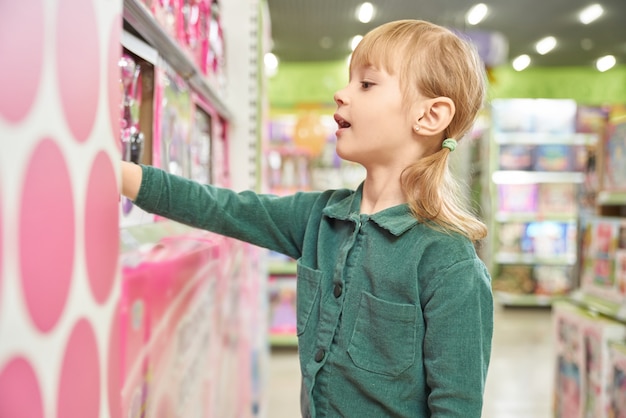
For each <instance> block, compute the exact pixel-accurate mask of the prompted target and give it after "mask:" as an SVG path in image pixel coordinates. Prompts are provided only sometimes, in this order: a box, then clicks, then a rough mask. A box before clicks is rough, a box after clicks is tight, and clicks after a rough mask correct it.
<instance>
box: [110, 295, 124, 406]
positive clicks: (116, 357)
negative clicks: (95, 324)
mask: <svg viewBox="0 0 626 418" xmlns="http://www.w3.org/2000/svg"><path fill="white" fill-rule="evenodd" d="M120 332H121V330H120V308H119V304H118V305H116V307H115V310H114V311H113V316H112V318H111V328H110V333H109V348H108V350H109V353H108V357H107V372H108V379H107V399H108V401H109V416H110V418H121V417H122V403H121V398H122V375H121V371H122V369H121V367H122V364H121V349H120V347H121V345H120V344H121V338H120Z"/></svg>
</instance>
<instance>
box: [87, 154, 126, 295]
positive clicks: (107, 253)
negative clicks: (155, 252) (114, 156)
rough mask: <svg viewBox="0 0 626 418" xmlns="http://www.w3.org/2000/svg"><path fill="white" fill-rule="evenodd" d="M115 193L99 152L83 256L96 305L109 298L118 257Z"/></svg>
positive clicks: (109, 171)
mask: <svg viewBox="0 0 626 418" xmlns="http://www.w3.org/2000/svg"><path fill="white" fill-rule="evenodd" d="M119 249H120V248H119V211H118V190H117V180H116V177H115V171H114V168H113V164H112V163H111V160H110V158H109V157H108V156H107V154H106V153H104V152H100V153H98V155H97V156H96V159H95V161H94V162H93V165H92V168H91V172H90V173H89V183H88V186H87V202H86V204H85V253H86V261H87V274H88V277H89V284H90V286H91V291H92V293H93V296H94V298H95V299H96V301H97V302H99V303H103V302H105V301H106V300H107V298H108V297H109V294H110V293H111V288H112V287H113V283H114V279H115V273H116V270H117V259H118V254H119Z"/></svg>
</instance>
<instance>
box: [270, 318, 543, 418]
mask: <svg viewBox="0 0 626 418" xmlns="http://www.w3.org/2000/svg"><path fill="white" fill-rule="evenodd" d="M552 350H553V336H552V319H551V312H550V310H549V309H513V308H506V309H502V308H497V309H496V317H495V331H494V339H493V353H492V359H491V367H490V370H489V376H488V378H487V388H486V391H485V407H484V412H483V416H482V418H549V417H551V416H552V414H551V408H552V377H553V351H552ZM299 391H300V372H299V369H298V355H297V352H296V350H295V349H281V350H273V351H272V355H271V357H270V365H269V394H268V396H269V405H268V414H267V416H268V418H297V417H299V416H300V415H299V414H300V412H299V405H298V402H299V399H300V395H299Z"/></svg>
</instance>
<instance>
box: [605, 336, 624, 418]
mask: <svg viewBox="0 0 626 418" xmlns="http://www.w3.org/2000/svg"><path fill="white" fill-rule="evenodd" d="M607 398H608V399H607V412H606V416H607V417H610V418H615V417H623V416H626V343H624V342H621V343H620V342H611V343H610V344H609V382H608V385H607Z"/></svg>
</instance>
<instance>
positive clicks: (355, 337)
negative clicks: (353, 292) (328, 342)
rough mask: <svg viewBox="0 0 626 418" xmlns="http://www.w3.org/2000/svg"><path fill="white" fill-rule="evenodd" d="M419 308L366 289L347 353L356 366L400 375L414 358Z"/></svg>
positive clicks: (385, 373)
mask: <svg viewBox="0 0 626 418" xmlns="http://www.w3.org/2000/svg"><path fill="white" fill-rule="evenodd" d="M416 319H417V307H416V306H414V305H411V304H401V303H393V302H387V301H385V300H382V299H378V298H376V297H374V296H373V295H371V294H369V293H367V292H363V293H362V294H361V300H360V302H359V310H358V313H357V318H356V322H355V325H354V331H353V333H352V337H351V338H350V344H349V346H348V354H349V355H350V358H351V359H352V362H353V363H354V365H355V366H357V367H359V368H361V369H364V370H367V371H370V372H373V373H378V374H383V375H387V376H397V375H399V374H400V373H402V372H403V371H404V370H406V369H408V368H409V367H410V366H411V365H412V364H413V363H414V361H415V339H416V335H417V321H416Z"/></svg>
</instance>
